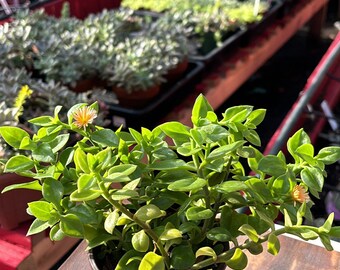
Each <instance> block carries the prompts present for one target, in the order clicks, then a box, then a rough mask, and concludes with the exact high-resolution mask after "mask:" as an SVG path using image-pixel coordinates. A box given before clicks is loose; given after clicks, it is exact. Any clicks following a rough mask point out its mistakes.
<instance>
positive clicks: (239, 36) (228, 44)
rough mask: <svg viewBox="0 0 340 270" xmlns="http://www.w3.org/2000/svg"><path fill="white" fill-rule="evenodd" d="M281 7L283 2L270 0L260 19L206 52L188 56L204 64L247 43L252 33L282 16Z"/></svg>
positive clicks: (258, 32)
mask: <svg viewBox="0 0 340 270" xmlns="http://www.w3.org/2000/svg"><path fill="white" fill-rule="evenodd" d="M282 9H283V3H282V1H281V0H272V3H271V7H270V8H269V10H268V11H267V12H266V13H265V14H264V15H263V18H262V20H261V21H259V22H256V23H253V24H249V25H247V27H246V28H244V29H239V30H237V31H236V32H234V33H232V34H231V35H230V36H229V37H228V38H227V39H225V40H224V41H223V43H222V45H221V46H219V47H216V48H214V49H212V50H211V51H209V52H208V53H207V54H204V55H202V54H197V55H189V58H190V59H192V60H195V61H203V62H204V63H205V64H209V63H211V62H213V61H215V60H217V59H218V57H219V56H221V55H222V54H224V53H226V52H228V51H232V50H233V49H235V48H237V47H238V46H245V45H246V44H248V43H249V41H250V39H251V38H253V37H254V35H258V34H260V33H261V31H263V29H264V28H265V27H267V26H268V25H269V24H271V23H272V22H273V21H274V20H276V19H278V18H279V17H280V16H282V14H281V15H280V12H282Z"/></svg>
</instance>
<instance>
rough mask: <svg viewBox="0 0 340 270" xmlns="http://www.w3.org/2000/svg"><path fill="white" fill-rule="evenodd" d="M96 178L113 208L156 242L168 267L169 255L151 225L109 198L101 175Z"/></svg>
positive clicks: (168, 267)
mask: <svg viewBox="0 0 340 270" xmlns="http://www.w3.org/2000/svg"><path fill="white" fill-rule="evenodd" d="M96 176H97V179H98V181H97V182H98V185H99V187H100V189H101V191H102V192H103V194H102V195H103V197H104V198H105V199H106V200H107V201H108V202H109V203H110V204H111V205H112V206H113V207H114V208H115V209H118V210H119V211H120V212H122V213H123V214H125V215H126V216H127V217H128V218H130V219H131V220H133V221H134V222H136V224H137V225H138V226H140V227H141V228H142V229H143V230H144V231H145V233H146V234H148V235H149V236H150V237H151V239H152V240H153V242H154V243H155V244H156V246H157V248H158V250H159V252H160V253H161V255H162V257H163V258H164V261H165V265H166V267H167V269H170V263H169V262H170V258H169V255H168V253H167V252H166V251H165V249H164V247H163V245H162V244H161V243H160V240H159V238H158V236H157V234H156V233H155V232H154V231H153V230H152V229H151V227H150V226H149V225H148V224H147V223H145V222H143V221H141V220H139V219H138V218H137V217H136V216H135V215H134V214H132V213H131V212H130V211H129V210H128V209H127V208H126V207H125V206H123V205H121V204H120V203H119V202H117V201H115V200H113V199H111V197H110V194H109V192H108V191H107V189H106V187H105V185H104V182H103V181H101V179H102V177H101V175H99V174H97V175H96Z"/></svg>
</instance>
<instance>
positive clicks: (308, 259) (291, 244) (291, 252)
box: [59, 235, 340, 270]
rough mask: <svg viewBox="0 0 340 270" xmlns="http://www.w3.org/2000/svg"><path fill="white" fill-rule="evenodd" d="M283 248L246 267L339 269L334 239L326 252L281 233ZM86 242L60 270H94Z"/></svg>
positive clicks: (338, 247) (339, 255) (315, 244)
mask: <svg viewBox="0 0 340 270" xmlns="http://www.w3.org/2000/svg"><path fill="white" fill-rule="evenodd" d="M279 239H280V243H281V249H280V252H279V254H278V255H276V256H273V255H271V254H269V253H268V252H267V251H266V250H265V249H266V247H265V244H264V251H263V252H262V253H261V254H260V255H256V256H255V255H251V254H249V253H247V255H248V266H247V267H246V270H340V243H338V242H332V244H333V247H334V251H331V252H330V251H327V250H326V249H325V248H323V247H321V246H320V243H319V241H310V242H305V241H302V240H300V239H294V238H292V237H290V236H286V235H281V236H279ZM85 249H86V243H85V242H84V241H83V242H81V243H80V244H79V246H78V247H77V248H76V249H75V250H74V252H73V253H72V254H71V256H70V257H69V258H68V259H67V260H66V261H65V262H64V264H62V265H61V267H60V268H59V270H79V269H81V270H91V269H92V268H91V265H90V263H89V258H88V253H87V252H86V251H85Z"/></svg>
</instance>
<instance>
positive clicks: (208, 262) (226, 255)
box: [190, 228, 286, 269]
mask: <svg viewBox="0 0 340 270" xmlns="http://www.w3.org/2000/svg"><path fill="white" fill-rule="evenodd" d="M272 233H274V234H275V235H276V236H278V235H280V234H284V233H286V228H281V229H278V230H276V231H273V232H270V233H268V234H266V235H265V236H262V237H260V238H259V240H258V241H257V242H256V243H257V244H262V243H264V242H266V241H267V240H268V237H269V235H270V234H272ZM253 244H254V242H253V241H249V242H245V243H244V244H242V245H240V246H235V247H233V248H231V249H229V250H227V251H225V252H223V253H221V254H220V255H218V256H217V258H216V259H215V260H214V259H213V258H209V259H206V260H204V261H201V262H199V263H195V264H194V265H193V266H192V267H191V268H190V269H202V268H204V267H208V266H210V265H213V264H216V263H224V262H226V261H228V260H229V259H230V258H231V257H232V256H233V254H234V252H235V249H236V248H239V249H242V250H243V249H248V248H249V247H251V245H253Z"/></svg>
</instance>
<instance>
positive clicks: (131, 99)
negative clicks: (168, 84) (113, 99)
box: [112, 85, 160, 108]
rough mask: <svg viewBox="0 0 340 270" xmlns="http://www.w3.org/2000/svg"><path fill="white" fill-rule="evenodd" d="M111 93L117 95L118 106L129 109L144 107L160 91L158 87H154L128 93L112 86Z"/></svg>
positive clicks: (122, 88)
mask: <svg viewBox="0 0 340 270" xmlns="http://www.w3.org/2000/svg"><path fill="white" fill-rule="evenodd" d="M112 91H113V92H114V93H115V94H116V95H117V98H118V100H119V104H120V105H122V106H125V107H130V108H140V107H143V106H145V105H146V104H147V103H148V102H149V101H150V100H151V99H153V98H154V97H156V96H157V95H158V93H159V91H160V85H154V86H151V87H150V88H148V89H146V90H133V91H132V92H131V93H129V92H128V91H127V90H126V89H124V87H118V86H113V87H112Z"/></svg>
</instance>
